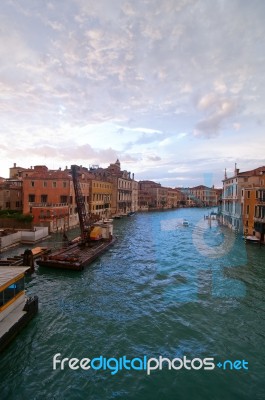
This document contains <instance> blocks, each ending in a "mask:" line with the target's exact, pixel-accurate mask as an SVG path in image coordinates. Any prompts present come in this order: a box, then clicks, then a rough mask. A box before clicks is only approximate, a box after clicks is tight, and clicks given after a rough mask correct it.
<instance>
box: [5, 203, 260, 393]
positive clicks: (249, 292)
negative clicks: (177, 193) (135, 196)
mask: <svg viewBox="0 0 265 400" xmlns="http://www.w3.org/2000/svg"><path fill="white" fill-rule="evenodd" d="M210 211H211V210H208V209H179V210H173V211H165V212H153V213H139V214H137V215H135V216H133V217H130V218H129V217H128V218H127V217H126V218H123V219H121V220H115V221H114V224H115V232H116V234H117V235H118V241H117V242H116V244H115V246H114V247H113V248H112V249H111V250H110V251H108V252H107V253H105V254H104V255H102V256H101V257H100V259H98V260H96V261H95V262H94V263H93V264H92V265H90V266H89V267H88V268H86V269H85V270H84V271H82V272H73V271H59V270H58V271H55V270H48V269H45V268H37V269H36V271H35V273H34V274H33V275H32V276H31V277H29V278H27V292H28V295H38V297H39V303H40V304H39V313H38V315H37V316H36V317H35V318H34V319H33V320H32V321H31V322H30V324H29V325H28V326H27V327H26V329H24V330H23V331H22V332H21V334H20V335H19V336H18V337H17V338H16V340H15V341H14V342H13V343H12V344H11V345H10V346H9V347H8V348H7V349H6V350H5V352H4V353H2V354H1V356H0V398H1V400H4V399H8V400H9V399H22V400H24V399H36V400H42V399H45V400H46V399H70V400H72V399H73V400H75V399H76V400H77V399H92V400H101V399H103V400H104V399H137V400H142V399H143V400H144V399H145V400H148V399H150V400H151V399H162V400H164V399H165V400H167V399H169V400H171V399H179V400H182V399H183V400H184V399H185V400H186V399H187V400H189V399H195V400H197V399H198V400H200V399H202V400H208V399H209V400H212V399H216V400H219V399H220V400H221V399H228V400H230V399H231V400H233V399H236V400H237V399H239V400H241V399H242V400H243V399H246V400H247V399H251V400H252V399H254V400H255V399H264V398H265V385H264V376H265V361H264V358H265V349H264V338H265V322H264V320H265V318H264V317H265V303H264V300H265V283H264V282H265V262H264V260H265V248H264V247H259V245H256V244H253V245H251V244H245V241H244V239H242V237H237V236H236V235H235V234H234V233H232V232H230V231H229V230H228V229H227V228H225V227H220V226H218V224H217V222H216V221H215V220H209V219H208V218H206V217H208V214H209V212H210ZM184 219H186V220H187V221H188V222H189V225H188V226H183V220H184ZM73 234H74V232H72V235H73ZM52 240H53V241H54V242H59V241H60V236H59V235H57V236H55V237H53V239H52ZM50 243H51V242H50ZM15 251H17V252H21V249H16V250H13V251H12V253H14V252H15ZM2 256H3V255H2ZM5 256H6V254H5ZM57 353H60V356H58V359H62V358H65V357H68V358H78V359H83V358H89V359H90V360H92V359H93V358H98V360H97V361H95V362H94V364H93V365H94V366H95V367H96V368H98V369H97V370H96V369H92V368H90V369H87V370H85V369H80V368H79V369H76V370H72V369H70V368H69V366H68V365H65V369H64V370H60V369H59V364H58V365H57V369H56V370H53V356H54V355H55V354H57ZM125 356H126V359H127V360H133V359H135V358H137V360H134V363H133V364H132V365H133V366H134V369H132V368H131V369H126V368H125V367H124V364H123V365H122V364H119V365H118V364H117V365H118V367H117V368H116V367H115V366H117V365H116V359H119V358H120V357H125ZM160 356H161V357H164V358H168V361H166V360H164V362H163V363H162V364H161V366H162V367H163V368H162V369H156V370H155V369H152V370H150V371H149V372H150V374H149V375H148V374H147V371H146V364H145V363H146V362H147V361H146V360H149V359H150V358H155V359H157V360H159V357H160ZM103 358H106V359H109V358H113V359H112V360H110V361H107V360H106V361H104V360H103ZM195 358H196V359H197V360H195V361H193V363H192V364H191V363H188V362H187V360H193V359H195ZM205 358H211V359H212V360H213V361H212V362H213V363H214V369H210V370H206V369H204V367H205V364H202V363H203V361H200V360H199V359H201V360H203V359H205ZM185 359H186V362H185V365H184V361H183V360H185ZM123 360H124V359H123ZM172 360H175V361H172ZM236 361H238V362H236ZM104 362H105V367H106V368H105V369H104ZM107 362H109V364H107ZM149 362H150V366H152V367H154V366H155V365H157V367H158V368H159V363H158V362H157V363H158V364H156V361H155V360H153V361H149ZM171 362H172V363H173V364H171ZM182 364H183V367H182V368H180V367H181V366H182ZM107 365H109V366H110V368H107ZM125 365H127V368H129V367H128V364H125ZM170 365H171V367H172V368H171V369H169V366H170ZM172 365H173V366H172ZM191 365H192V367H191ZM218 365H219V366H218ZM185 366H186V367H190V368H191V369H187V368H185ZM100 367H101V368H100ZM121 367H122V369H121V370H118V369H120V368H121ZM115 368H116V369H115ZM137 368H138V369H137Z"/></svg>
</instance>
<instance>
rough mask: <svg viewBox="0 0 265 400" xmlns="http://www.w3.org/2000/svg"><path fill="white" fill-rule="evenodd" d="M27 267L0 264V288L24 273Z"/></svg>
mask: <svg viewBox="0 0 265 400" xmlns="http://www.w3.org/2000/svg"><path fill="white" fill-rule="evenodd" d="M28 269H29V267H12V266H8V267H6V266H5V267H4V266H0V290H2V289H4V287H7V286H9V283H10V285H11V284H12V281H14V279H16V278H18V277H19V276H20V275H21V274H23V275H24V274H25V272H26V271H28Z"/></svg>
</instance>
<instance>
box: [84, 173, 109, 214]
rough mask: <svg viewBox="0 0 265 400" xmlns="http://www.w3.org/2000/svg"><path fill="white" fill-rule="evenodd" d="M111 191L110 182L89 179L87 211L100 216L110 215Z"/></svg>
mask: <svg viewBox="0 0 265 400" xmlns="http://www.w3.org/2000/svg"><path fill="white" fill-rule="evenodd" d="M112 192H113V189H112V183H111V182H107V181H101V180H96V179H91V180H90V197H89V198H90V201H89V212H90V213H91V214H96V215H98V216H100V218H108V217H110V209H111V200H112Z"/></svg>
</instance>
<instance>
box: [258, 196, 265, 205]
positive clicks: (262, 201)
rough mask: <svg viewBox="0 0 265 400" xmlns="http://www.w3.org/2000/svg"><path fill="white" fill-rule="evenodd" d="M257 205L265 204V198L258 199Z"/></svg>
mask: <svg viewBox="0 0 265 400" xmlns="http://www.w3.org/2000/svg"><path fill="white" fill-rule="evenodd" d="M256 202H257V204H265V198H264V197H260V198H258V199H256Z"/></svg>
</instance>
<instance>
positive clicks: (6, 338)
mask: <svg viewBox="0 0 265 400" xmlns="http://www.w3.org/2000/svg"><path fill="white" fill-rule="evenodd" d="M28 270H29V267H12V266H1V267H0V352H1V351H2V350H4V348H5V347H6V346H7V345H8V344H9V343H10V342H11V341H12V340H13V339H14V338H15V336H16V335H17V334H18V333H19V332H20V331H21V330H22V329H23V328H24V326H25V325H26V324H27V323H28V322H29V321H30V320H31V319H32V317H33V316H34V315H35V314H36V313H37V311H38V297H37V296H34V297H33V298H27V297H26V295H25V288H24V275H25V272H26V271H28Z"/></svg>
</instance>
